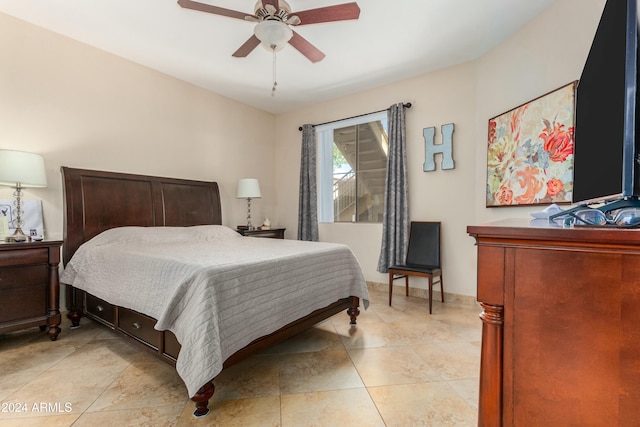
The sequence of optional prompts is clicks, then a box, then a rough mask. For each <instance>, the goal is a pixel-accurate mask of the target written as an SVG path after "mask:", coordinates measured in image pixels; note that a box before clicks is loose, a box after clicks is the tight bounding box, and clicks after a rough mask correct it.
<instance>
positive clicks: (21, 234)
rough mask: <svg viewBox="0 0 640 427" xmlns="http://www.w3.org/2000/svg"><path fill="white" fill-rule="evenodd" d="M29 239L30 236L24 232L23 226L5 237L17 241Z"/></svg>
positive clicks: (10, 240) (7, 239)
mask: <svg viewBox="0 0 640 427" xmlns="http://www.w3.org/2000/svg"><path fill="white" fill-rule="evenodd" d="M28 240H29V236H27V235H26V234H24V232H23V231H22V228H20V227H18V228H16V229H15V231H14V232H13V234H12V235H11V236H7V237H6V238H5V241H7V242H15V243H21V242H26V241H28Z"/></svg>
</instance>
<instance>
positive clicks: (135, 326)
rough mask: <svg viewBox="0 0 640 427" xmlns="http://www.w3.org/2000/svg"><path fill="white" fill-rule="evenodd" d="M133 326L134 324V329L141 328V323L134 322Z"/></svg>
mask: <svg viewBox="0 0 640 427" xmlns="http://www.w3.org/2000/svg"><path fill="white" fill-rule="evenodd" d="M131 326H133V329H140V323H138V322H133V325H131Z"/></svg>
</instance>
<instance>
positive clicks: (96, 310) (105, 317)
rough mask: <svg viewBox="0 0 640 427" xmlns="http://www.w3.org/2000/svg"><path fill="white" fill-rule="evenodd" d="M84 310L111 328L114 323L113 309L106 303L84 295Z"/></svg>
mask: <svg viewBox="0 0 640 427" xmlns="http://www.w3.org/2000/svg"><path fill="white" fill-rule="evenodd" d="M85 310H86V311H87V313H89V314H91V315H93V316H95V317H97V318H99V319H100V320H102V321H103V322H104V323H107V324H108V325H109V326H111V327H113V324H114V322H115V308H114V306H113V305H111V304H109V303H108V302H106V301H104V300H101V299H100V298H97V297H94V296H93V295H90V294H86V293H85Z"/></svg>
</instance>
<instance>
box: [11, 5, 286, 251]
mask: <svg viewBox="0 0 640 427" xmlns="http://www.w3.org/2000/svg"><path fill="white" fill-rule="evenodd" d="M0 52H2V54H0V148H5V149H16V150H24V151H31V152H36V153H41V154H43V155H44V157H45V164H46V168H47V180H48V182H49V186H48V188H46V189H44V190H34V189H28V190H25V197H26V198H41V199H43V206H44V217H45V227H46V231H47V235H48V236H49V237H52V238H61V237H62V221H63V216H62V188H61V176H60V166H61V165H65V166H72V167H80V168H89V169H104V170H112V171H120V172H131V173H142V174H151V175H161V176H171V177H177V178H190V179H203V180H215V181H218V183H219V185H220V189H221V195H222V206H223V212H222V214H223V221H224V223H225V224H226V225H230V226H234V227H235V225H236V224H239V223H242V222H243V221H245V217H246V201H245V200H238V199H236V198H235V191H236V185H237V181H238V179H239V178H248V177H252V178H258V179H260V183H261V187H262V194H263V198H262V199H261V200H256V201H255V202H254V203H252V212H253V214H254V216H255V217H257V218H262V217H263V216H265V215H271V216H272V215H273V211H274V201H275V199H276V198H275V186H274V185H273V183H274V164H273V162H272V161H271V159H272V158H273V153H272V146H273V136H274V123H275V120H274V116H273V115H272V114H268V113H265V112H263V111H260V110H257V109H255V108H252V107H248V106H246V105H244V104H241V103H238V102H236V101H232V100H230V99H228V98H224V97H222V96H220V95H217V94H214V93H211V92H209V91H206V90H203V89H201V88H198V87H196V86H193V85H191V84H188V83H185V82H182V81H180V80H177V79H174V78H171V77H168V76H166V75H164V74H160V73H158V72H155V71H152V70H150V69H148V68H145V67H142V66H140V65H137V64H134V63H132V62H130V61H127V60H124V59H122V58H119V57H116V56H114V55H111V54H108V53H105V52H103V51H100V50H97V49H94V48H92V47H89V46H86V45H83V44H81V43H78V42H76V41H73V40H71V39H68V38H66V37H63V36H60V35H58V34H55V33H52V32H49V31H46V30H43V29H40V28H38V27H35V26H32V25H29V24H26V23H24V22H22V21H19V20H17V19H15V18H12V17H9V16H7V15H2V14H0ZM248 124H250V125H248ZM11 194H12V191H11V190H9V189H7V188H6V187H1V188H0V197H2V198H8V197H11Z"/></svg>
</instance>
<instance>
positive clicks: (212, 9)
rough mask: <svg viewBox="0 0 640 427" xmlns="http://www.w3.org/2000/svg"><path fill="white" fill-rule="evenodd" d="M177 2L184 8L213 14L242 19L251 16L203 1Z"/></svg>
mask: <svg viewBox="0 0 640 427" xmlns="http://www.w3.org/2000/svg"><path fill="white" fill-rule="evenodd" d="M178 4H179V5H180V6H181V7H183V8H185V9H193V10H197V11H200V12H207V13H213V14H214V15H222V16H228V17H229V18H236V19H242V20H244V18H245V16H251V14H250V13H244V12H238V11H235V10H231V9H225V8H222V7H218V6H212V5H210V4H205V3H199V2H197V1H192V0H178Z"/></svg>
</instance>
